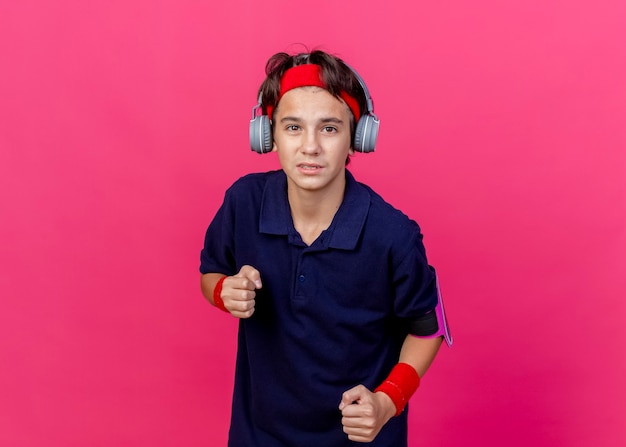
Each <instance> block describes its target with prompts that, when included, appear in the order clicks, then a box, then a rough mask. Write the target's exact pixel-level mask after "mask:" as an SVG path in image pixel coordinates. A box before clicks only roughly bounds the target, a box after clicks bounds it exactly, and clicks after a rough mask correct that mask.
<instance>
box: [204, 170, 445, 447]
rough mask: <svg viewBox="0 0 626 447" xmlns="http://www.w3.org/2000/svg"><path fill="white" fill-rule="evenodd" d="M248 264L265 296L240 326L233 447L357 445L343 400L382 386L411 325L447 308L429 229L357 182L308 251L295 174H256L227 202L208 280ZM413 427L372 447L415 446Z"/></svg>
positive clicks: (208, 262)
mask: <svg viewBox="0 0 626 447" xmlns="http://www.w3.org/2000/svg"><path fill="white" fill-rule="evenodd" d="M246 264H248V265H251V266H253V267H255V268H256V269H258V270H259V272H260V273H261V280H262V282H263V288H262V289H260V290H258V291H257V297H256V309H255V313H254V314H253V316H252V317H251V318H249V319H242V320H240V326H239V340H238V342H239V347H238V353H237V365H236V377H235V390H234V396H233V409H232V420H231V430H230V440H229V445H230V446H232V447H252V446H255V447H256V446H258V447H274V446H276V447H287V446H289V447H292V446H294V447H295V446H297V447H307V446H311V447H320V446H324V447H335V446H337V447H339V446H350V445H355V444H356V443H353V442H351V441H349V440H348V439H347V435H345V434H344V433H343V431H342V426H341V412H340V411H339V410H338V405H339V402H340V400H341V395H342V393H343V392H344V391H346V390H348V389H350V388H352V387H353V386H355V385H358V384H363V385H365V386H366V387H368V389H370V390H373V389H374V388H375V387H376V386H377V385H379V384H380V383H381V382H382V380H383V379H384V378H385V377H386V376H387V375H388V374H389V371H390V370H391V368H392V367H393V366H394V365H395V364H396V363H397V361H398V356H399V353H400V348H401V345H402V342H403V340H404V338H405V337H406V334H407V333H408V327H409V324H410V323H411V322H414V321H415V320H419V319H420V317H423V316H424V315H426V314H428V313H430V312H431V311H432V310H433V309H434V308H435V306H436V304H437V292H436V286H435V275H434V272H433V270H432V268H431V267H429V265H428V263H427V261H426V255H425V251H424V246H423V245H422V235H421V233H420V229H419V226H418V225H417V223H415V222H414V221H412V220H410V219H409V218H408V217H407V216H405V215H404V214H402V213H401V212H400V211H398V210H396V209H394V208H393V207H391V206H390V205H389V204H387V203H386V202H385V201H384V200H383V199H382V198H381V197H380V196H379V195H378V194H376V193H375V192H374V191H373V190H372V189H370V188H369V187H367V186H365V185H363V184H360V183H358V182H356V181H355V180H354V178H353V176H352V175H351V174H350V173H349V172H347V171H346V191H345V195H344V200H343V203H342V205H341V207H340V208H339V210H338V211H337V213H336V215H335V217H334V220H333V222H332V223H331V225H330V227H329V228H328V229H327V230H325V231H324V232H322V234H321V235H320V236H319V237H318V238H317V239H316V240H315V241H314V242H313V243H312V244H311V245H310V246H307V245H306V244H305V243H304V242H303V241H302V239H301V238H300V235H299V234H298V232H297V231H296V230H295V228H294V225H293V221H292V218H291V213H290V208H289V203H288V199H287V179H286V176H285V174H284V172H283V171H273V172H268V173H263V174H251V175H248V176H246V177H243V178H241V179H239V180H238V181H237V182H235V184H233V186H232V187H231V188H229V189H228V191H227V192H226V196H225V199H224V203H223V205H222V206H221V208H220V209H219V210H218V212H217V214H216V216H215V218H214V219H213V221H212V223H211V225H210V226H209V228H208V230H207V233H206V239H205V245H204V249H203V250H202V253H201V267H200V271H201V272H202V273H210V272H212V273H223V274H226V275H234V274H236V273H237V272H238V271H239V269H240V268H241V267H242V266H243V265H246ZM425 335H428V334H425ZM406 416H407V412H406V411H405V412H403V414H401V415H400V416H398V417H395V418H392V419H391V421H389V422H388V423H387V424H386V425H385V427H384V428H383V430H382V431H381V433H380V434H379V435H378V437H377V438H376V439H375V440H374V442H372V443H370V444H369V445H370V446H374V447H383V446H384V447H399V446H403V445H406Z"/></svg>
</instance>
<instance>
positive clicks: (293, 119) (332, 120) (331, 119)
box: [280, 116, 343, 124]
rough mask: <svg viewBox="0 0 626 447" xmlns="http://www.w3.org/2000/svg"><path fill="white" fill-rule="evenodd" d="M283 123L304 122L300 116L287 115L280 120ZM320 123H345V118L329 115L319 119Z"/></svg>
mask: <svg viewBox="0 0 626 447" xmlns="http://www.w3.org/2000/svg"><path fill="white" fill-rule="evenodd" d="M280 122H281V123H285V122H295V123H301V122H302V118H298V117H297V116H285V117H283V118H282V119H281V120H280ZM319 123H321V124H327V123H333V124H343V120H340V119H339V118H335V117H328V118H322V119H321V120H319Z"/></svg>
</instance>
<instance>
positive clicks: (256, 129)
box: [250, 115, 272, 154]
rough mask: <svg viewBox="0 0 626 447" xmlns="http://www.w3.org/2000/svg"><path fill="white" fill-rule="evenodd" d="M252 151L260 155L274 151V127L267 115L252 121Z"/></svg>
mask: <svg viewBox="0 0 626 447" xmlns="http://www.w3.org/2000/svg"><path fill="white" fill-rule="evenodd" d="M250 149H252V150H253V151H254V152H256V153H258V154H266V153H268V152H271V151H272V125H271V124H270V118H269V117H268V116H267V115H259V116H256V117H254V118H253V119H251V120H250Z"/></svg>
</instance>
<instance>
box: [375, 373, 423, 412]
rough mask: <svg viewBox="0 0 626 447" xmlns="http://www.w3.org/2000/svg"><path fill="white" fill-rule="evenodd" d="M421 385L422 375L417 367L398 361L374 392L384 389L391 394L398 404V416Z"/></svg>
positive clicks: (396, 404) (394, 401)
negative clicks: (418, 372)
mask: <svg viewBox="0 0 626 447" xmlns="http://www.w3.org/2000/svg"><path fill="white" fill-rule="evenodd" d="M419 385H420V377H419V375H418V374H417V371H415V368H413V367H412V366H411V365H409V364H408V363H398V364H397V365H396V366H394V367H393V369H392V370H391V372H390V373H389V376H387V378H386V379H385V380H384V381H383V383H381V384H380V385H379V386H378V388H376V389H375V390H374V392H377V391H382V392H383V393H385V394H386V395H387V396H389V397H390V398H391V400H392V401H393V403H394V405H395V406H396V416H398V415H400V413H402V411H403V410H404V407H406V404H407V403H408V401H409V399H410V398H411V396H412V395H413V393H415V391H416V390H417V387H419Z"/></svg>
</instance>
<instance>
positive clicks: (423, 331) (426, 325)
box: [409, 312, 439, 337]
mask: <svg viewBox="0 0 626 447" xmlns="http://www.w3.org/2000/svg"><path fill="white" fill-rule="evenodd" d="M438 330H439V323H438V322H437V314H436V313H435V312H429V313H427V314H426V315H423V316H421V317H417V318H414V319H413V320H411V321H409V334H411V335H415V336H417V337H427V336H429V335H434V334H436V333H437V331H438Z"/></svg>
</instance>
